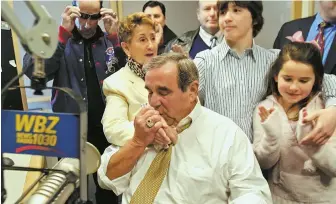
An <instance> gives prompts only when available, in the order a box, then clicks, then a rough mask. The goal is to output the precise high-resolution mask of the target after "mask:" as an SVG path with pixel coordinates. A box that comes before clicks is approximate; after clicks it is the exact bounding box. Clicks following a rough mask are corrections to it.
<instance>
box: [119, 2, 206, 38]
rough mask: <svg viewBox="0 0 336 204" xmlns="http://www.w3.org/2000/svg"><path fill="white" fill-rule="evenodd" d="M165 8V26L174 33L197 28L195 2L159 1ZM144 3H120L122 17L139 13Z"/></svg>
mask: <svg viewBox="0 0 336 204" xmlns="http://www.w3.org/2000/svg"><path fill="white" fill-rule="evenodd" d="M161 2H162V3H163V4H164V5H165V7H166V18H167V20H166V24H167V26H168V27H169V28H170V29H171V30H172V31H174V32H175V34H176V35H178V36H179V35H181V34H183V33H184V32H186V31H189V30H194V29H196V28H198V27H199V22H198V20H197V16H196V10H197V8H198V2H197V1H161ZM145 3H146V1H122V7H123V16H126V15H129V14H131V13H134V12H141V11H142V6H143V5H144V4H145Z"/></svg>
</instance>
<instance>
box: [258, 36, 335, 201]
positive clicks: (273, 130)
mask: <svg viewBox="0 0 336 204" xmlns="http://www.w3.org/2000/svg"><path fill="white" fill-rule="evenodd" d="M322 80H323V65H322V59H321V55H320V51H319V50H318V49H317V48H316V46H314V45H313V44H310V43H300V42H292V43H290V44H288V45H286V46H285V47H284V48H283V49H282V51H281V52H280V54H279V57H278V58H277V59H276V61H275V62H274V64H273V65H272V67H271V70H270V73H269V77H268V84H267V85H268V92H267V93H268V94H267V95H268V96H267V98H266V99H265V100H264V101H262V102H261V103H260V104H259V105H258V107H257V108H256V110H255V113H254V119H253V131H254V141H253V146H254V151H255V155H256V157H257V159H258V161H259V164H260V166H261V168H262V169H268V170H269V171H268V172H269V175H268V182H269V186H270V189H271V192H272V197H273V202H274V203H275V204H288V203H289V204H291V203H293V204H294V203H295V204H296V203H336V196H335V192H336V179H335V177H336V157H335V155H336V137H335V136H332V137H331V138H330V139H329V140H326V139H324V138H321V139H318V140H316V141H315V143H316V144H315V145H313V146H306V145H303V144H302V143H301V141H302V139H303V137H304V136H306V135H307V134H308V133H309V132H310V131H311V130H312V127H313V125H314V124H311V123H308V122H305V120H304V118H305V116H307V114H310V113H312V112H313V111H316V110H319V109H322V108H324V105H323V104H324V103H323V99H322V97H321V94H320V92H321V87H322ZM334 135H335V134H334Z"/></svg>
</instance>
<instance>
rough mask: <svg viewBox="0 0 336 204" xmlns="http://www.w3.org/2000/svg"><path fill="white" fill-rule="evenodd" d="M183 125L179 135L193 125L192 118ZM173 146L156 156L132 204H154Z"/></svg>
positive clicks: (179, 128) (179, 129)
mask: <svg viewBox="0 0 336 204" xmlns="http://www.w3.org/2000/svg"><path fill="white" fill-rule="evenodd" d="M182 122H183V123H182V125H181V126H178V127H177V128H176V131H177V133H181V132H182V131H184V130H185V129H187V128H188V127H189V126H190V125H191V122H192V120H191V118H189V117H188V118H186V119H185V121H182ZM172 149H173V146H172V145H170V146H169V148H168V149H166V150H163V149H162V150H161V151H160V152H159V153H157V155H156V156H155V158H154V160H153V161H152V163H151V165H150V166H149V169H148V171H147V173H146V175H145V177H144V178H143V179H142V181H141V183H140V184H139V186H138V188H137V189H136V191H135V192H134V194H133V196H132V198H131V202H130V204H152V203H153V202H154V199H155V197H156V194H157V193H158V191H159V189H160V186H161V184H162V182H163V180H164V178H165V177H166V175H167V172H168V169H169V164H170V159H171V154H172Z"/></svg>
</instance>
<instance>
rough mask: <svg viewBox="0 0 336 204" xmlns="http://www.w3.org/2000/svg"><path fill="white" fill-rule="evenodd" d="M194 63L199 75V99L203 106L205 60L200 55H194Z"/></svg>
mask: <svg viewBox="0 0 336 204" xmlns="http://www.w3.org/2000/svg"><path fill="white" fill-rule="evenodd" d="M194 63H195V65H196V67H197V69H198V74H199V93H198V96H199V99H200V102H201V104H203V105H204V101H205V69H206V60H205V57H204V56H203V54H202V53H199V54H197V55H196V57H195V59H194Z"/></svg>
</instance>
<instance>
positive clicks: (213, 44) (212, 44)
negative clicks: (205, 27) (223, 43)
mask: <svg viewBox="0 0 336 204" xmlns="http://www.w3.org/2000/svg"><path fill="white" fill-rule="evenodd" d="M210 42H211V45H210V49H212V48H214V47H215V46H216V42H217V37H216V36H212V37H211V39H210Z"/></svg>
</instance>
